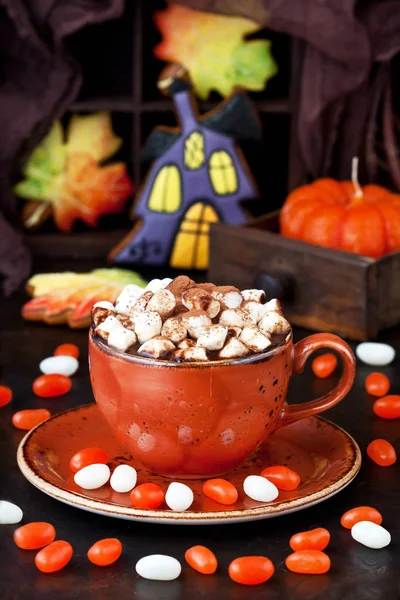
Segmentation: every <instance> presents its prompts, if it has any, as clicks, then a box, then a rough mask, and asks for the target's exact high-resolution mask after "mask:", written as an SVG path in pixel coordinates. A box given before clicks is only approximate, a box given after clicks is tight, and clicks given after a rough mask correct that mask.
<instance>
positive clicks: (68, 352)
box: [54, 344, 79, 359]
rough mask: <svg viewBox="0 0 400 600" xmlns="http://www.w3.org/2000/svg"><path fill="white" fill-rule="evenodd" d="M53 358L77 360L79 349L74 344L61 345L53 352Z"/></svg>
mask: <svg viewBox="0 0 400 600" xmlns="http://www.w3.org/2000/svg"><path fill="white" fill-rule="evenodd" d="M54 356H73V357H74V358H76V359H78V358H79V348H78V346H75V344H61V346H57V348H56V349H55V350H54Z"/></svg>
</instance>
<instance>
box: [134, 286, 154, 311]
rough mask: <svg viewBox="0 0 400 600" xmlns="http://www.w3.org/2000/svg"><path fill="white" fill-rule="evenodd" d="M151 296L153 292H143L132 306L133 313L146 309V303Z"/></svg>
mask: <svg viewBox="0 0 400 600" xmlns="http://www.w3.org/2000/svg"><path fill="white" fill-rule="evenodd" d="M152 297H153V292H150V291H147V292H143V294H142V295H141V296H139V298H138V299H137V300H136V303H135V304H134V306H133V311H134V313H135V314H137V313H138V312H142V311H144V310H147V305H148V303H149V302H150V300H151V299H152Z"/></svg>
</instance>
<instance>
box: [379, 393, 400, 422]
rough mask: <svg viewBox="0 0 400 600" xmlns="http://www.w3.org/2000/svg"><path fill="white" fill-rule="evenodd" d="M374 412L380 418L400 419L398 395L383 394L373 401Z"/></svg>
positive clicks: (399, 398) (399, 397) (399, 399)
mask: <svg viewBox="0 0 400 600" xmlns="http://www.w3.org/2000/svg"><path fill="white" fill-rule="evenodd" d="M373 410H374V413H375V414H376V415H377V416H378V417H381V419H400V396H395V395H391V396H385V397H384V398H379V400H376V401H375V402H374V406H373Z"/></svg>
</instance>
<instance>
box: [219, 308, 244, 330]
mask: <svg viewBox="0 0 400 600" xmlns="http://www.w3.org/2000/svg"><path fill="white" fill-rule="evenodd" d="M219 324H220V325H226V327H244V326H245V325H246V324H247V325H251V324H252V323H251V322H250V317H249V316H247V315H246V314H245V313H244V312H243V311H242V310H241V309H239V308H227V309H226V310H223V311H222V313H221V316H220V318H219Z"/></svg>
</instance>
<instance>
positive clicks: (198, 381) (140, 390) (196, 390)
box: [89, 333, 355, 479]
mask: <svg viewBox="0 0 400 600" xmlns="http://www.w3.org/2000/svg"><path fill="white" fill-rule="evenodd" d="M321 348H329V349H330V350H336V352H338V354H339V355H340V357H341V358H342V361H343V374H342V377H341V379H340V381H339V383H338V384H337V386H336V387H335V388H334V389H333V390H332V391H331V392H329V393H328V394H326V395H325V396H323V397H322V398H319V399H318V400H313V401H311V402H306V403H303V404H295V405H288V404H287V403H286V393H287V389H288V384H289V379H290V377H291V374H292V373H293V372H294V373H301V372H302V370H303V367H304V364H305V362H306V360H307V358H308V357H309V356H310V355H311V354H312V353H313V352H314V351H315V350H319V349H321ZM89 357H90V376H91V382H92V387H93V392H94V396H95V398H96V402H97V405H98V407H99V408H100V410H101V412H102V413H103V415H104V417H105V418H106V420H107V421H108V423H109V424H110V426H111V429H112V431H113V432H114V434H115V435H116V437H117V438H118V440H119V441H120V442H121V443H122V444H123V445H124V446H125V448H126V449H127V450H128V451H129V452H130V453H131V454H132V456H134V457H135V458H136V459H137V460H139V461H140V462H141V463H142V464H143V466H144V467H145V468H147V469H148V470H149V471H151V472H153V473H156V474H158V475H164V476H166V477H171V478H181V479H182V478H188V479H193V478H203V477H215V476H217V475H223V474H224V473H227V472H229V471H231V470H232V469H234V468H235V467H237V466H238V465H240V464H241V463H242V462H243V461H244V460H245V459H246V458H247V457H248V456H249V455H250V454H251V453H252V452H253V450H255V449H256V448H257V447H258V446H259V445H260V444H261V443H262V442H263V441H264V440H265V438H266V437H267V436H268V435H270V434H271V433H272V432H273V431H275V430H276V429H277V428H279V427H281V426H282V425H286V424H288V423H291V422H293V421H297V420H298V419H302V418H304V417H309V416H311V415H316V414H318V413H321V412H324V411H325V410H327V409H328V408H331V407H332V406H334V405H335V404H337V403H338V402H340V401H341V400H342V399H343V398H344V397H345V396H346V394H347V393H348V391H349V390H350V388H351V386H352V384H353V380H354V374H355V360H354V355H353V353H352V351H351V349H350V347H349V346H348V345H347V344H346V343H345V342H344V341H343V340H341V339H340V338H339V337H337V336H335V335H331V334H328V333H317V334H315V335H311V336H309V337H307V338H305V339H304V340H302V341H301V342H299V343H298V344H295V345H293V342H292V340H291V339H290V340H289V341H288V342H287V343H286V344H285V345H283V346H279V347H277V348H274V349H272V350H271V351H269V352H264V353H262V354H256V355H252V356H250V357H244V358H241V359H235V360H227V361H223V360H221V361H210V362H207V363H184V362H182V363H174V362H169V361H162V360H156V359H152V358H141V357H139V356H132V355H127V354H121V353H119V352H116V351H115V350H112V349H111V348H109V347H108V346H107V344H105V343H104V342H102V341H101V340H99V339H97V338H96V339H95V338H93V336H92V333H90V338H89Z"/></svg>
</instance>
